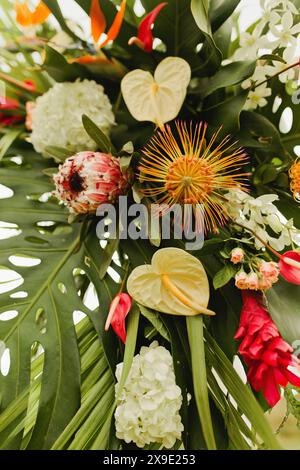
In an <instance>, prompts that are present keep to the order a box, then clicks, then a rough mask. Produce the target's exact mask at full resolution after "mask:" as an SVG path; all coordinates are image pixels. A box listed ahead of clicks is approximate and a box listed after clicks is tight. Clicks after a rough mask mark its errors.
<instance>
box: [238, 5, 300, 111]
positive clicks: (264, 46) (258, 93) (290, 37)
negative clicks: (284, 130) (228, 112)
mask: <svg viewBox="0 0 300 470" xmlns="http://www.w3.org/2000/svg"><path fill="white" fill-rule="evenodd" d="M260 4H261V8H262V18H261V20H260V21H259V22H258V23H257V25H256V26H255V28H254V30H253V31H252V32H251V33H250V32H244V33H242V34H241V35H240V47H239V48H238V49H237V50H236V51H235V54H234V57H233V58H234V59H235V60H256V59H257V58H258V57H259V55H264V54H272V53H275V50H276V51H277V50H278V49H280V51H281V57H282V59H283V60H284V62H280V61H278V60H274V61H272V65H266V64H265V61H264V60H261V61H258V64H257V67H256V69H255V73H254V75H253V76H252V77H251V79H249V80H246V81H245V82H244V83H243V84H242V86H243V88H245V89H247V88H249V87H250V86H251V84H252V83H253V82H255V83H256V84H258V83H261V82H263V81H264V80H266V78H267V77H271V76H273V75H276V74H277V73H280V72H281V71H283V70H285V69H286V68H287V66H288V65H291V64H293V63H294V62H297V59H298V55H297V49H298V47H299V44H300V35H299V33H300V24H294V23H295V18H294V17H295V16H296V15H297V14H298V11H297V8H296V7H295V5H294V4H293V2H291V1H289V0H260ZM276 53H277V52H276ZM277 55H278V53H277ZM296 74H297V69H296V67H295V68H292V69H290V70H288V71H285V72H283V73H281V74H280V75H279V77H278V78H279V80H280V81H281V82H282V83H287V82H288V81H291V80H295V79H296V78H297V75H296ZM271 93H272V91H271V88H269V87H268V85H267V83H264V84H263V85H260V86H258V87H257V88H255V89H253V90H251V91H250V92H249V94H248V98H247V101H246V104H245V107H244V109H246V110H254V109H256V108H257V107H263V106H266V104H267V100H266V98H267V97H269V96H270V95H271Z"/></svg>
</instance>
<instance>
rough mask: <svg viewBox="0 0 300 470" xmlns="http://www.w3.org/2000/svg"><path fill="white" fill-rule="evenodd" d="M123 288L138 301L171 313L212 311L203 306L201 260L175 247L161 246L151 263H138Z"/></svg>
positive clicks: (206, 293) (206, 291)
mask: <svg viewBox="0 0 300 470" xmlns="http://www.w3.org/2000/svg"><path fill="white" fill-rule="evenodd" d="M127 290H128V293H129V295H130V296H131V297H133V298H134V300H136V302H138V303H139V304H141V305H144V306H145V307H148V308H151V309H153V310H157V311H158V312H162V313H167V314H171V315H184V316H193V315H198V314H205V315H215V313H214V312H212V311H211V310H208V309H207V305H208V301H209V283H208V279H207V275H206V272H205V270H204V267H203V265H202V263H201V262H200V261H199V260H198V259H197V258H195V256H192V255H191V254H189V253H187V252H186V251H184V250H181V249H179V248H161V249H160V250H158V251H156V253H155V254H154V255H153V257H152V261H151V265H150V264H146V265H142V266H138V267H137V268H135V269H134V270H133V271H132V273H131V274H130V276H129V278H128V280H127Z"/></svg>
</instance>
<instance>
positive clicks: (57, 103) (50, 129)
mask: <svg viewBox="0 0 300 470" xmlns="http://www.w3.org/2000/svg"><path fill="white" fill-rule="evenodd" d="M83 114H86V115H88V116H89V118H90V119H92V121H94V122H95V124H97V125H98V126H99V128H100V129H101V130H102V131H103V132H104V133H105V134H108V133H109V131H110V129H111V126H112V125H113V124H114V122H115V120H114V114H113V112H112V106H111V103H110V101H109V98H108V97H107V95H106V94H105V93H104V89H103V87H102V85H99V84H97V83H96V82H95V81H91V80H83V81H76V82H74V83H71V82H65V83H56V84H55V85H54V86H53V87H52V88H50V90H49V91H47V92H46V93H45V94H44V95H43V96H41V97H39V98H38V99H37V100H36V103H35V106H34V108H33V111H32V134H31V141H32V144H33V146H34V148H35V150H36V151H37V152H41V153H43V154H45V155H46V152H45V148H46V147H47V146H57V147H63V148H67V149H68V150H70V154H72V153H76V152H79V151H81V150H84V151H86V150H95V149H96V147H97V145H96V144H95V142H94V141H93V140H92V139H91V138H90V136H89V135H88V134H87V132H86V131H85V129H84V127H83V124H82V115H83Z"/></svg>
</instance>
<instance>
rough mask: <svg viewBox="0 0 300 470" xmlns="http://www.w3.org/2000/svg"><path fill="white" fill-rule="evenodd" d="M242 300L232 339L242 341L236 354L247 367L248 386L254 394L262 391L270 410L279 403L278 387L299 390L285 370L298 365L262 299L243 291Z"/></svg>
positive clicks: (299, 382)
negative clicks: (237, 322)
mask: <svg viewBox="0 0 300 470" xmlns="http://www.w3.org/2000/svg"><path fill="white" fill-rule="evenodd" d="M242 296H243V309H242V313H241V321H240V326H239V329H238V331H237V333H236V335H235V339H242V342H241V344H240V347H239V353H240V354H241V356H242V357H243V359H244V361H245V363H246V364H247V366H248V367H249V370H248V375H247V376H248V381H249V383H250V384H251V386H252V387H253V389H254V390H255V391H257V392H258V391H259V390H262V391H263V394H264V397H265V399H266V401H267V402H268V403H269V405H270V406H271V407H273V406H275V405H276V403H277V402H278V401H279V399H280V392H279V386H282V387H286V386H287V384H288V383H291V384H292V385H294V386H296V387H300V377H298V376H297V375H295V374H294V373H293V372H291V371H290V370H289V369H288V366H297V367H299V371H300V361H299V360H298V358H297V357H296V356H294V355H293V354H292V352H293V349H292V347H291V346H290V345H289V344H288V343H287V342H286V341H284V340H283V339H282V337H281V335H280V333H279V331H278V329H277V326H276V325H275V323H274V322H273V320H272V319H271V317H270V315H269V314H268V312H267V311H266V309H265V308H264V307H263V301H262V295H261V294H258V293H254V292H250V291H244V292H243V294H242Z"/></svg>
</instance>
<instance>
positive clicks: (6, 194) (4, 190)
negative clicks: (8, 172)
mask: <svg viewBox="0 0 300 470" xmlns="http://www.w3.org/2000/svg"><path fill="white" fill-rule="evenodd" d="M13 195H14V192H13V190H12V189H10V188H8V187H7V186H4V184H0V199H8V198H10V197H13Z"/></svg>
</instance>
